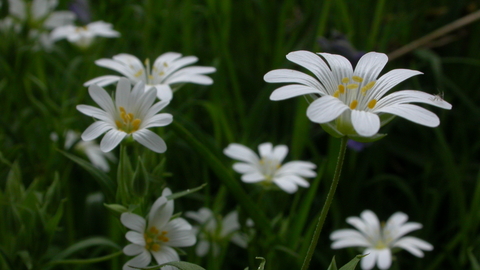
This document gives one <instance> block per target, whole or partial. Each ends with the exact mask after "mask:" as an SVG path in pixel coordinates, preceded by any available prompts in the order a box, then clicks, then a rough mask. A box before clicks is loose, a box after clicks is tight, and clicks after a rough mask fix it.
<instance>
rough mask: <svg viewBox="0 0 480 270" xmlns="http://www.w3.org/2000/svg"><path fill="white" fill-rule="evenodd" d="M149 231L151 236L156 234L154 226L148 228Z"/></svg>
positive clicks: (156, 230)
mask: <svg viewBox="0 0 480 270" xmlns="http://www.w3.org/2000/svg"><path fill="white" fill-rule="evenodd" d="M149 231H150V232H151V233H152V234H158V229H157V228H155V226H152V227H150V229H149Z"/></svg>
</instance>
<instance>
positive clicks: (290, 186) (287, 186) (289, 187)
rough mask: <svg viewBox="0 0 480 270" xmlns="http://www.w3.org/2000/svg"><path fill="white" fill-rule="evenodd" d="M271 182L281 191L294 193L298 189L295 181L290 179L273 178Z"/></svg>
mask: <svg viewBox="0 0 480 270" xmlns="http://www.w3.org/2000/svg"><path fill="white" fill-rule="evenodd" d="M273 182H274V183H275V184H276V185H277V186H278V187H279V188H281V189H282V190H283V191H285V192H287V193H290V194H292V193H295V192H296V191H297V190H298V187H297V185H296V184H295V183H293V182H292V181H289V180H286V179H284V178H281V179H275V180H273Z"/></svg>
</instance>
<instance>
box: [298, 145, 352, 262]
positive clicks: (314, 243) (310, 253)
mask: <svg viewBox="0 0 480 270" xmlns="http://www.w3.org/2000/svg"><path fill="white" fill-rule="evenodd" d="M347 141H348V138H347V137H342V139H341V143H340V152H339V153H338V160H337V167H336V168H335V174H334V175H333V180H332V184H331V185H330V190H329V191H328V194H327V199H326V200H325V204H324V205H323V208H322V212H321V213H320V217H319V218H318V222H317V226H316V227H315V232H314V234H313V238H312V242H310V246H309V247H308V251H307V256H305V260H304V261H303V265H302V270H307V269H308V266H309V265H310V260H311V259H312V256H313V252H314V251H315V247H316V246H317V243H318V238H319V237H320V233H321V232H322V227H323V224H324V223H325V219H326V218H327V214H328V210H329V209H330V205H331V204H332V201H333V196H334V195H335V190H336V189H337V185H338V181H339V180H340V174H341V172H342V166H343V160H344V159H345V152H346V150H347Z"/></svg>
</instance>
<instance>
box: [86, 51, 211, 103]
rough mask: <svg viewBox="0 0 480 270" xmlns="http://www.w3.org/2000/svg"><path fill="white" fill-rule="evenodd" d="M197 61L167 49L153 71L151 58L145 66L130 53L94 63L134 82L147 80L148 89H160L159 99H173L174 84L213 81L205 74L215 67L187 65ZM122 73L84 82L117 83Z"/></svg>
mask: <svg viewBox="0 0 480 270" xmlns="http://www.w3.org/2000/svg"><path fill="white" fill-rule="evenodd" d="M197 61H198V58H197V57H195V56H185V57H182V55H181V54H179V53H175V52H167V53H164V54H162V55H160V56H159V57H158V58H157V59H156V60H155V62H154V63H153V67H152V70H150V61H149V60H148V59H147V60H145V66H144V65H143V64H142V62H141V61H140V60H139V59H138V58H136V57H135V56H133V55H130V54H126V53H123V54H118V55H115V56H114V57H113V60H112V59H105V58H103V59H99V60H97V61H95V64H97V65H98V66H101V67H105V68H109V69H113V70H115V71H117V72H119V73H121V74H122V75H123V76H125V77H127V78H129V79H130V81H131V82H132V84H135V83H136V82H139V81H142V82H144V83H145V91H146V90H148V89H150V88H151V87H155V88H156V89H157V96H158V98H159V99H160V100H164V101H170V100H171V99H172V93H173V90H172V86H171V85H176V84H182V83H196V84H203V85H210V84H212V83H213V80H212V79H211V78H210V77H208V76H205V75H204V74H208V73H212V72H215V68H214V67H201V66H191V67H185V66H187V65H190V64H193V63H195V62H197ZM119 78H120V76H113V75H107V76H101V77H98V78H95V79H92V80H90V81H88V82H86V83H85V84H84V85H85V86H89V85H92V84H98V85H99V86H105V85H109V84H112V83H114V82H117V81H118V80H119Z"/></svg>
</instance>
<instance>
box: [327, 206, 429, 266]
mask: <svg viewBox="0 0 480 270" xmlns="http://www.w3.org/2000/svg"><path fill="white" fill-rule="evenodd" d="M360 217H361V218H358V217H349V218H347V222H348V223H349V224H350V225H352V226H354V227H355V228H356V229H357V230H358V231H357V230H353V229H342V230H337V231H334V232H333V233H332V234H331V235H330V239H331V240H333V241H334V242H333V243H332V248H333V249H339V248H345V247H361V248H365V249H364V251H363V254H368V256H365V257H363V258H362V261H361V267H362V269H372V268H373V267H374V266H375V263H376V264H377V266H378V268H380V269H388V268H390V266H391V264H392V251H391V250H392V249H393V248H401V249H405V250H407V251H408V252H410V253H412V254H413V255H415V256H417V257H423V251H422V250H427V251H429V250H433V246H432V245H431V244H429V243H427V242H425V241H423V240H421V239H418V238H416V237H412V236H406V237H403V236H404V235H406V234H407V233H409V232H411V231H414V230H418V229H421V228H422V224H420V223H417V222H407V220H408V216H407V215H406V214H404V213H402V212H396V213H394V214H393V215H392V216H391V217H390V218H389V219H388V220H387V223H386V224H382V225H380V222H379V221H378V218H377V216H376V215H375V213H373V212H372V211H370V210H365V211H363V212H362V213H361V214H360Z"/></svg>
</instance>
